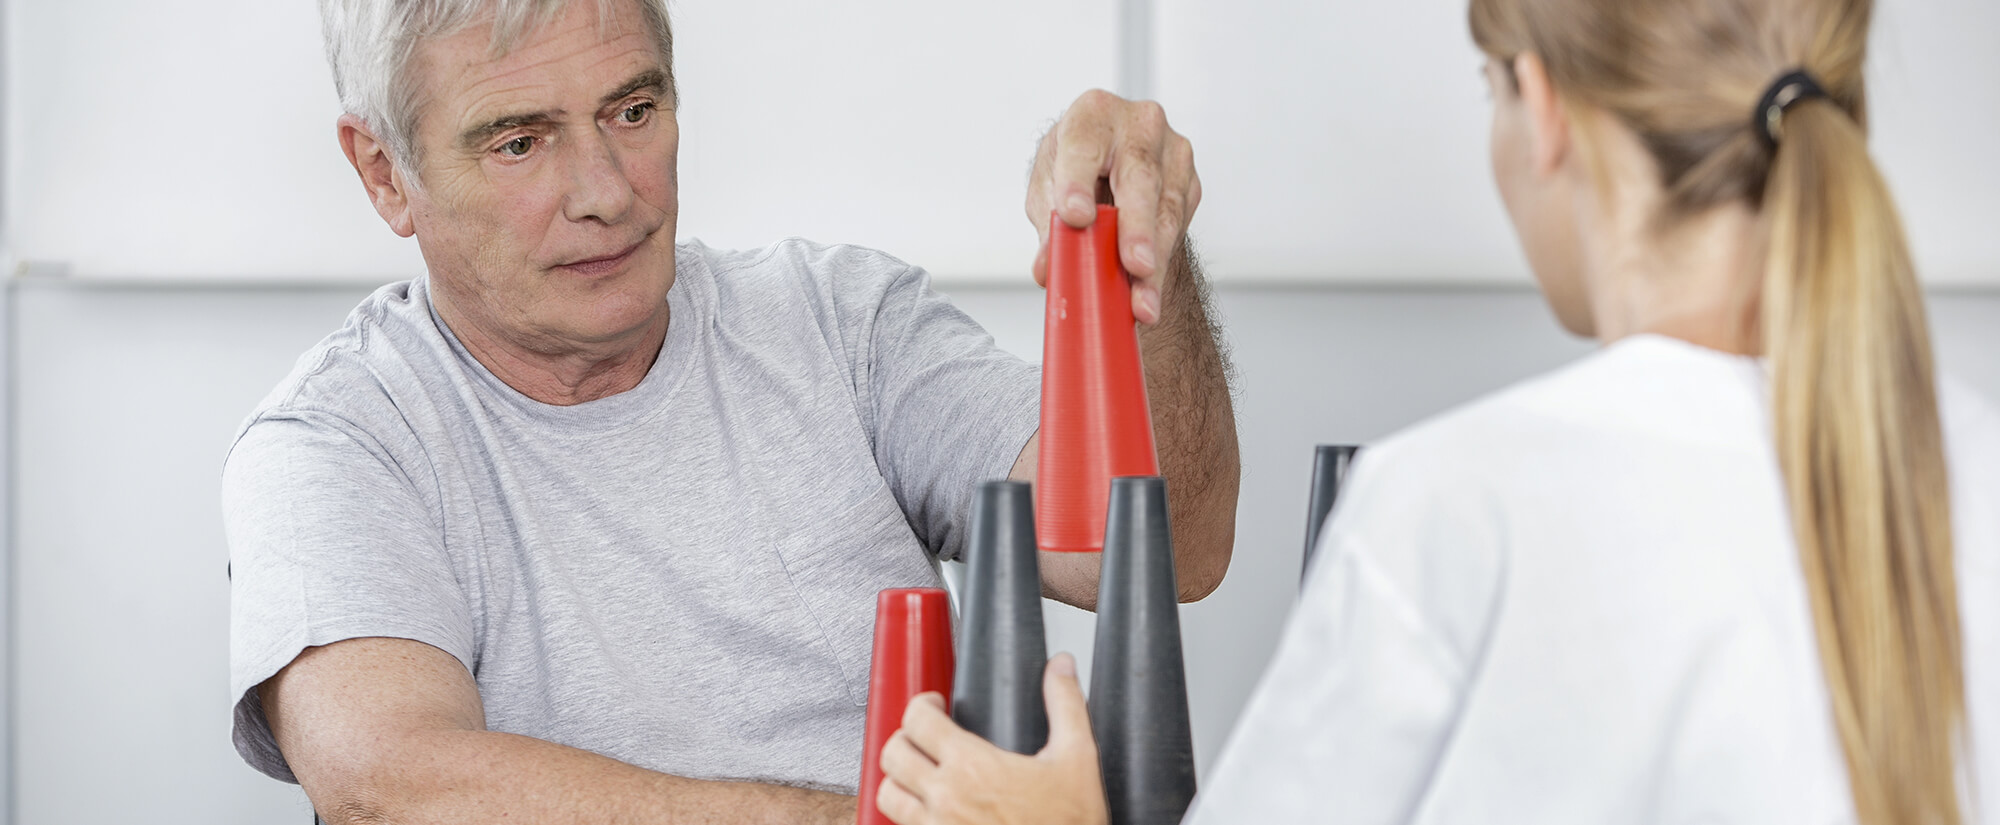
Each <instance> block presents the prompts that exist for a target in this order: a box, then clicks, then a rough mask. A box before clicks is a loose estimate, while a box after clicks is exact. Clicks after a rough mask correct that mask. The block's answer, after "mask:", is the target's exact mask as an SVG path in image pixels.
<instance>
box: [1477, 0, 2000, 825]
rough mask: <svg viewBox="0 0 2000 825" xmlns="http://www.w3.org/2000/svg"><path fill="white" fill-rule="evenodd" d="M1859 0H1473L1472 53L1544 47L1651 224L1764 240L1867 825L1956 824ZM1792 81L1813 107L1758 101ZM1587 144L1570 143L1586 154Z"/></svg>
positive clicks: (1769, 311) (1929, 405)
mask: <svg viewBox="0 0 2000 825" xmlns="http://www.w3.org/2000/svg"><path fill="white" fill-rule="evenodd" d="M1872 13H1873V3H1872V2H1871V0H1616V1H1615V2H1613V1H1612V0H1472V8H1471V22H1472V35H1473V39H1474V40H1476V41H1477V42H1478V43H1479V46H1480V48H1481V49H1483V50H1484V51H1485V52H1486V53H1487V54H1488V55H1490V56H1492V57H1493V58H1495V59H1497V60H1502V61H1511V60H1512V59H1513V58H1514V57H1516V56H1517V55H1520V54H1522V53H1533V54H1535V55H1537V56H1538V57H1539V58H1540V59H1541V60H1542V62H1543V63H1544V64H1545V65H1546V66H1547V67H1548V73H1549V77H1550V81H1551V83H1552V84H1553V85H1554V87H1555V88H1556V89H1557V91H1558V92H1559V94H1561V95H1562V96H1563V98H1564V100H1566V101H1568V102H1570V103H1575V104H1581V105H1584V106H1589V107H1594V108H1596V109H1599V110H1602V111H1605V112H1608V113H1610V114H1611V115H1612V116H1613V117H1616V118H1617V119H1618V120H1619V121H1620V122H1622V123H1623V124H1624V125H1625V126H1627V127H1628V128H1630V129H1631V130H1632V131H1633V132H1634V133H1635V134H1637V135H1638V136H1639V139H1640V140H1641V141H1642V142H1643V144H1644V145H1645V146H1646V147H1647V149H1648V150H1649V152H1650V154H1651V155H1652V157H1653V159H1654V161H1655V162H1656V164H1657V166H1658V168H1659V172H1660V175H1661V183H1662V185H1663V186H1664V189H1665V191H1666V193H1667V200H1666V203H1667V205H1666V207H1665V213H1664V214H1662V215H1661V216H1659V219H1660V220H1661V221H1662V225H1663V226H1670V225H1672V223H1673V222H1674V221H1677V220H1681V219H1685V218H1687V217H1690V216H1693V215H1696V214H1698V213H1701V212H1703V211H1705V210H1708V209H1710V208H1712V207H1716V206H1720V205H1723V204H1727V203H1732V202H1742V203H1745V204H1747V205H1748V206H1749V207H1750V208H1752V209H1755V210H1757V211H1759V212H1760V214H1761V220H1762V221H1763V222H1764V224H1765V226H1766V227H1767V229H1768V236H1767V238H1768V240H1767V242H1768V253H1767V254H1768V258H1767V265H1766V271H1765V273H1764V279H1763V288H1762V293H1761V298H1760V304H1759V306H1760V317H1761V321H1760V326H1761V328H1760V330H1759V333H1760V334H1761V337H1762V341H1763V347H1764V354H1765V355H1766V356H1768V357H1769V359H1770V370H1771V384H1772V410H1773V413H1774V416H1775V422H1774V426H1775V443H1776V447H1777V454H1778V462H1779V464H1780V467H1781V470H1782V474H1783V477H1784V481H1785V485H1786V488H1787V495H1788V498H1789V501H1790V504H1791V520H1792V528H1793V531H1794V534H1795V536H1796V539H1797V543H1798V548H1799V557H1800V566H1801V567H1802V569H1803V570H1804V573H1805V580H1806V583H1807V588H1808V590H1809V595H1810V598H1811V603H1812V611H1813V619H1814V624H1815V626H1816V627H1817V630H1818V637H1819V653H1820V661H1821V664H1822V665H1823V667H1824V669H1825V673H1826V682H1827V688H1828V693H1829V695H1830V697H1831V699H1832V709H1833V721H1834V725H1835V727H1836V729H1838V731H1839V733H1840V740H1841V743H1842V746H1843V748H1844V750H1845V752H1846V757H1847V773H1848V777H1849V780H1850V783H1849V784H1850V785H1851V787H1852V789H1853V795H1854V804H1855V808H1856V811H1857V812H1858V813H1859V815H1860V818H1861V821H1862V822H1864V823H1868V824H1869V825H1883V823H1948V824H1949V823H1957V822H1959V821H1960V819H1961V816H1960V814H1961V812H1960V811H1959V796H1958V788H1957V783H1956V780H1957V772H1956V767H1955V766H1956V765H1957V762H1958V757H1959V753H1960V744H1961V738H1960V737H1961V735H1962V730H1963V719H1964V713H1965V710H1964V709H1965V696H1964V691H1965V687H1964V678H1963V670H1962V664H1961V659H1960V636H1959V625H1958V600H1957V585H1956V582H1955V576H1954V572H1953V560H1952V536H1951V509H1950V503H1949V498H1948V493H1949V490H1948V479H1947V475H1946V469H1945V460H1944V445H1943V437H1942V435H1941V432H1940V426H1939V423H1938V402H1937V392H1936V385H1935V381H1934V378H1933V373H1932V366H1931V351H1930V333H1929V328H1928V326H1927V322H1926V321H1925V318H1924V306H1923V296H1922V294H1921V292H1920V291H1919V289H1918V286H1917V281H1916V273H1915V269H1914V266H1913V265H1912V263H1911V259H1910V253H1909V248H1908V245H1907V244H1906V242H1905V240H1904V237H1903V229H1902V225H1901V222H1900V219H1899V218H1898V217H1897V214H1896V207H1895V204H1894V203H1893V202H1892V201H1891V200H1890V197H1889V192H1888V188H1887V186H1886V185H1885V184H1884V183H1883V180H1882V177H1881V175H1880V174H1879V173H1878V172H1877V171H1876V168H1875V164H1874V162H1873V161H1872V160H1871V159H1870V158H1869V156H1868V144H1867V137H1866V133H1865V131H1864V127H1865V123H1866V110H1865V95H1864V93H1863V88H1862V83H1863V81H1862V62H1863V59H1864V57H1865V55H1866V51H1867V44H1868V26H1869V19H1870V16H1871V15H1872ZM1795 69H1802V70H1804V71H1805V72H1807V73H1808V74H1810V75H1811V76H1812V77H1814V78H1815V79H1817V80H1818V82H1819V84H1820V85H1821V86H1822V87H1823V88H1824V89H1825V91H1826V92H1827V96H1826V97H1824V98H1815V99H1810V100H1802V101H1800V102H1798V103H1797V104H1795V105H1793V106H1791V107H1789V111H1788V112H1787V113H1786V114H1784V115H1783V116H1782V120H1781V124H1780V133H1781V137H1780V139H1779V140H1777V141H1776V145H1775V148H1772V145H1771V144H1770V143H1767V139H1766V137H1765V135H1764V134H1763V132H1764V130H1763V129H1761V128H1758V127H1756V126H1754V125H1753V118H1752V111H1753V110H1754V109H1756V108H1757V104H1758V100H1759V98H1760V97H1761V96H1762V94H1763V92H1764V91H1765V89H1766V88H1767V87H1769V86H1770V85H1771V84H1772V83H1773V81H1775V80H1777V79H1778V78H1780V77H1782V76H1784V75H1785V74H1787V73H1788V72H1790V71H1793V70H1795ZM1587 148H1588V147H1586V149H1587Z"/></svg>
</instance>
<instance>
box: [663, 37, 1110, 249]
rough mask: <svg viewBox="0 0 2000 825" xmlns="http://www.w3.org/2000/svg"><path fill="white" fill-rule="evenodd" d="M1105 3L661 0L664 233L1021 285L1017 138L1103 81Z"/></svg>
mask: <svg viewBox="0 0 2000 825" xmlns="http://www.w3.org/2000/svg"><path fill="white" fill-rule="evenodd" d="M1113 6H1114V4H1113V2H1111V0H1082V1H1081V2H1079V0H1022V1H1020V2H1008V3H939V2H932V1H931V0H860V1H859V2H848V3H822V2H818V1H817V0H787V1H786V2H760V3H745V2H741V0H678V2H676V3H675V5H674V10H675V12H676V17H675V25H676V27H677V28H676V36H677V38H678V39H679V42H678V45H677V48H678V49H679V53H680V61H679V66H680V68H679V71H680V82H681V89H682V96H683V104H682V113H681V123H682V138H681V170H682V174H681V235H682V236H683V237H690V236H692V237H699V238H701V239H703V240H704V241H706V242H708V243H709V244H711V245H716V246H737V247H743V246H761V245H763V244H766V243H769V242H770V241H772V240H775V239H777V238H781V237H784V236H786V235H802V236H806V237H810V238H813V239H814V240H819V241H824V242H852V243H861V244H866V245H869V246H874V247H878V248H881V249H885V250H888V251H890V252H892V253H894V254H896V255H899V256H902V257H904V258H906V259H908V260H910V261H911V262H913V263H917V264H920V265H923V266H925V267H927V268H929V269H931V270H932V271H933V272H936V273H938V274H939V275H940V276H942V277H945V278H949V279H963V278H965V277H975V278H980V279H1000V280H1017V279H1026V278H1027V274H1026V273H1027V271H1028V266H1029V264H1030V263H1032V262H1033V260H1034V255H1035V233H1034V230H1033V228H1032V227H1031V226H1030V225H1029V223H1028V221H1027V218H1026V217H1025V215H1024V212H1023V210H1022V203H1023V200H1024V196H1025V194H1026V181H1027V169H1028V162H1029V160H1030V159H1031V158H1032V156H1033V153H1034V148H1035V140H1036V138H1037V137H1039V136H1040V135H1041V132H1042V130H1043V129H1044V128H1045V127H1046V126H1047V125H1048V124H1049V123H1051V122H1053V121H1054V120H1055V118H1056V117H1057V116H1058V115H1060V114H1061V113H1062V111H1063V109H1064V108H1065V107H1067V106H1068V105H1069V103H1070V101H1071V100H1073V99H1074V98H1075V97H1076V96H1077V95H1078V94H1080V93H1081V92H1083V91H1084V90H1085V89H1088V88H1091V87H1093V86H1097V87H1104V88H1110V87H1111V85H1112V84H1113V82H1114V81H1115V79H1116V76H1117V54H1116V35H1115V32H1114V25H1115V21H1114V17H1115V9H1114V8H1113Z"/></svg>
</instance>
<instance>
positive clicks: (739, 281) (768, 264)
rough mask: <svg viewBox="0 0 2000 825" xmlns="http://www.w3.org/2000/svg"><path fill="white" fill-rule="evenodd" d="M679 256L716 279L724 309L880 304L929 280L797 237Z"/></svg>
mask: <svg viewBox="0 0 2000 825" xmlns="http://www.w3.org/2000/svg"><path fill="white" fill-rule="evenodd" d="M679 255H680V256H681V257H682V258H683V259H685V260H688V261H689V262H698V264H699V265H700V266H701V267H702V268H703V269H705V270H706V274H707V275H709V276H710V277H712V278H713V279H714V283H715V287H716V292H717V297H718V299H719V300H720V301H721V302H722V303H723V304H724V306H725V307H726V306H727V305H729V304H731V303H740V302H755V303H763V302H766V301H771V300H776V299H791V300H792V301H794V302H797V301H801V300H803V301H804V302H805V303H804V304H803V305H805V306H810V307H813V308H815V309H818V308H838V307H840V306H842V305H847V304H854V303H879V302H880V301H881V299H882V297H883V296H884V295H886V294H887V293H888V292H889V291H890V290H891V289H892V288H894V287H895V286H896V285H897V284H898V283H902V282H907V281H911V280H913V279H924V278H925V277H926V276H925V275H924V273H923V271H922V270H921V269H918V268H917V267H914V266H912V265H910V264H909V263H907V262H904V261H903V260H902V259H900V258H897V257H896V256H894V255H890V254H889V253H887V252H883V251H881V250H877V249H871V248H868V247H865V246H856V245H853V244H824V243H819V242H817V241H811V240H807V239H805V238H798V237H791V238H785V239H784V240H781V241H778V242H776V243H772V244H770V245H768V246H764V247H760V248H756V249H715V248H712V247H709V246H707V245H705V244H703V243H702V242H701V241H698V240H696V241H688V242H685V243H682V244H681V245H680V249H679ZM690 274H696V275H697V277H698V273H690V272H689V271H688V268H687V267H685V266H684V267H682V277H687V276H689V275H690ZM794 305H798V304H794Z"/></svg>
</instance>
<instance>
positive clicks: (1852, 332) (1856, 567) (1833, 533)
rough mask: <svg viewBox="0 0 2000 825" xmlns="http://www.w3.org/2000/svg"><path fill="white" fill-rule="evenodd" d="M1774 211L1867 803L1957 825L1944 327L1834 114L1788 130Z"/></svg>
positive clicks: (1778, 387) (1803, 539)
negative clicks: (1941, 378) (1936, 323)
mask: <svg viewBox="0 0 2000 825" xmlns="http://www.w3.org/2000/svg"><path fill="white" fill-rule="evenodd" d="M1764 214H1765V218H1766V220H1767V221H1768V222H1769V226H1770V258H1769V265H1768V270H1767V272H1766V275H1765V283H1764V297H1763V301H1764V303H1763V332H1764V347H1765V352H1766V353H1767V354H1768V355H1769V357H1770V364H1771V374H1772V408H1773V411H1774V413H1775V415H1776V429H1775V432H1776V441H1777V450H1778V462H1779V465H1780V468H1781V469H1782V471H1783V474H1784V479H1785V485H1786V488H1787V491H1788V495H1789V497H1790V500H1791V510H1792V524H1793V531H1794V534H1795V535H1796V537H1797V542H1798V548H1799V556H1800V561H1801V564H1802V567H1803V569H1804V572H1805V578H1806V583H1807V589H1808V591H1809V593H1810V596H1811V600H1812V609H1813V620H1814V624H1815V625H1816V626H1817V628H1818V633H1819V648H1820V661H1821V665H1822V667H1823V668H1824V669H1825V671H1826V680H1827V687H1828V694H1829V696H1830V698H1831V699H1832V704H1833V715H1834V723H1835V726H1836V728H1837V729H1838V730H1839V732H1840V738H1841V742H1842V744H1843V746H1844V748H1845V750H1846V755H1847V772H1848V777H1849V781H1850V784H1851V786H1852V788H1853V794H1854V802H1855V807H1856V810H1857V811H1858V813H1859V814H1860V818H1861V821H1862V822H1864V823H1870V824H1871V825H1875V824H1876V823H1925V824H1926V825H1928V824H1929V823H1944V824H1945V825H1955V824H1956V823H1958V822H1959V821H1960V819H1961V817H1960V811H1959V809H1958V791H1957V785H1956V772H1955V770H1954V765H1956V764H1957V757H1958V735H1959V731H1960V730H1961V729H1962V728H1961V723H1962V720H1963V718H1964V709H1965V695H1964V676H1963V672H1962V665H1961V661H1962V660H1961V659H1960V649H1959V648H1960V641H1959V626H1958V598H1957V594H1958V590H1957V584H1956V579H1955V575H1954V572H1953V554H1952V536H1951V508H1950V504H1949V487H1948V481H1947V476H1946V471H1945V462H1944V445H1943V438H1942V435H1941V430H1940V426H1939V423H1938V404H1937V394H1936V390H1935V383H1934V377H1933V371H1932V366H1931V351H1930V333H1929V327H1928V325H1927V323H1926V321H1925V317H1924V305H1923V295H1922V293H1921V291H1920V290H1919V288H1918V285H1917V280H1916V275H1915V271H1914V267H1913V266H1912V265H1911V261H1910V256H1909V250H1908V247H1907V245H1906V244H1905V241H1904V238H1903V230H1902V225H1901V222H1900V221H1899V219H1898V218H1897V215H1896V210H1895V207H1894V205H1893V204H1892V202H1891V200H1890V198H1889V194H1888V190H1887V187H1886V186H1885V185H1884V183H1883V181H1882V178H1881V176H1880V174H1879V173H1878V172H1877V171H1876V168H1875V165H1874V163H1873V162H1872V161H1871V160H1870V159H1869V157H1868V151H1867V143H1866V140H1865V138H1864V136H1863V134H1862V132H1861V127H1860V125H1859V124H1858V123H1856V122H1855V121H1854V119H1852V118H1850V117H1849V116H1848V115H1847V114H1846V113H1845V112H1843V111H1841V110H1840V108H1839V107H1837V106H1836V105H1834V104H1833V103H1832V102H1830V101H1824V100H1819V101H1810V102H1805V103H1801V104H1800V105H1798V106H1797V107H1795V109H1794V110H1793V111H1792V112H1791V113H1790V114H1788V115H1786V116H1785V117H1784V125H1783V139H1782V142H1781V143H1780V144H1779V146H1778V149H1777V153H1776V156H1775V158H1774V160H1773V163H1772V167H1771V172H1770V178H1769V180H1768V182H1767V183H1766V188H1765V197H1764Z"/></svg>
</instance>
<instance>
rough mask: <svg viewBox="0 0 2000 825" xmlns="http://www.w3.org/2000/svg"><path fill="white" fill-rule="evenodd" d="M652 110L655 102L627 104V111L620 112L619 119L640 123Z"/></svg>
mask: <svg viewBox="0 0 2000 825" xmlns="http://www.w3.org/2000/svg"><path fill="white" fill-rule="evenodd" d="M652 111H653V104H651V103H641V104H638V105H636V106H627V107H625V111H622V112H619V113H618V119H619V120H622V121H625V122H626V123H639V122H641V121H644V120H645V119H646V115H648V114H651V113H652Z"/></svg>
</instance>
